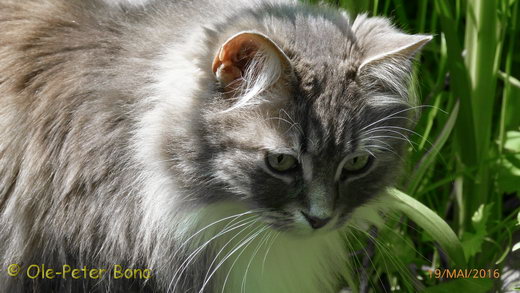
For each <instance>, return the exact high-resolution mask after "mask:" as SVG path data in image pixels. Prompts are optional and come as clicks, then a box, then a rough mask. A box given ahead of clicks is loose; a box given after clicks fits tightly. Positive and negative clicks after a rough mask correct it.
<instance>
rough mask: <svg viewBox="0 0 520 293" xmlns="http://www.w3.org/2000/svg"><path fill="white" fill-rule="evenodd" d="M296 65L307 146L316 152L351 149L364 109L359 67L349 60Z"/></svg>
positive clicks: (297, 98)
mask: <svg viewBox="0 0 520 293" xmlns="http://www.w3.org/2000/svg"><path fill="white" fill-rule="evenodd" d="M295 68H296V70H297V75H298V77H299V79H298V84H297V86H296V89H295V91H294V95H295V97H294V100H295V103H294V105H295V114H296V116H297V117H299V119H300V123H302V124H303V125H304V132H305V133H304V135H303V136H302V139H301V142H302V144H304V145H305V147H304V148H305V149H306V150H307V151H308V152H310V153H314V154H315V155H318V154H323V153H325V154H327V155H331V153H334V154H336V153H338V154H341V153H344V152H346V151H348V150H349V148H351V143H349V140H351V138H352V136H353V134H354V133H355V127H357V124H356V121H357V119H356V115H358V114H359V111H360V110H361V108H363V101H362V99H361V97H360V95H361V90H360V88H359V86H358V84H357V83H356V81H355V75H356V68H355V66H354V65H353V64H351V63H349V62H348V61H344V62H340V63H334V62H331V61H327V60H314V62H312V63H311V62H306V64H305V65H303V64H299V65H298V66H296V67H295Z"/></svg>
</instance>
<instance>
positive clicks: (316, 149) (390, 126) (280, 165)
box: [200, 15, 431, 233]
mask: <svg viewBox="0 0 520 293" xmlns="http://www.w3.org/2000/svg"><path fill="white" fill-rule="evenodd" d="M342 17H343V18H342ZM342 17H339V16H338V18H337V19H333V20H328V19H320V20H319V21H318V20H316V18H315V17H314V18H313V16H312V15H307V16H305V17H302V19H299V20H298V18H296V20H295V22H294V23H293V25H294V30H293V32H294V35H290V30H288V29H285V31H284V29H282V28H280V30H279V31H275V30H274V29H272V27H271V29H269V25H266V26H265V27H267V28H265V29H261V30H256V29H251V30H248V31H239V32H235V33H233V34H230V35H227V36H226V37H225V38H223V39H222V41H221V42H220V43H219V45H218V48H217V50H216V51H213V55H214V58H213V60H212V61H213V62H212V66H211V73H212V78H213V80H214V82H215V85H216V88H217V89H216V92H215V94H214V95H213V96H214V98H213V100H212V101H211V102H209V103H208V104H206V106H205V109H203V114H202V120H203V122H202V123H201V124H200V127H201V128H203V131H202V132H203V133H204V136H203V139H202V141H203V142H202V143H203V144H207V145H208V149H207V151H208V152H209V153H210V154H211V156H208V157H207V168H208V170H211V171H209V172H208V173H211V176H212V180H214V181H216V182H219V183H221V184H222V185H223V186H224V189H225V190H226V191H227V193H228V196H227V198H226V199H231V200H237V201H242V202H245V203H246V204H247V205H248V206H249V207H250V208H251V209H254V210H255V211H257V214H258V215H259V216H260V218H261V219H262V220H263V221H264V222H266V223H268V224H269V225H271V226H273V227H275V228H276V229H281V230H288V231H293V232H297V233H312V232H313V231H317V230H320V231H328V230H331V229H336V228H339V227H341V226H343V225H344V224H345V222H346V220H347V219H348V218H349V215H351V213H352V212H353V210H354V209H356V208H357V207H359V206H361V205H363V204H365V203H367V202H369V201H370V200H371V199H374V198H375V197H376V196H377V195H378V193H381V191H382V190H383V189H384V188H385V187H387V186H388V185H390V184H392V183H393V181H394V180H395V178H396V176H397V174H398V173H399V169H400V165H401V164H402V156H403V154H404V149H405V146H406V145H407V139H408V138H407V136H408V134H409V133H410V132H411V130H410V127H411V126H412V125H413V117H414V115H412V114H413V113H412V112H413V111H412V110H413V106H412V105H413V103H412V102H411V101H410V100H411V95H410V93H409V85H410V79H411V65H412V59H413V58H414V55H415V54H416V53H417V51H418V50H419V49H420V48H421V47H422V46H423V45H425V44H426V43H427V42H428V41H430V40H431V36H426V35H408V34H405V33H402V32H401V31H399V30H397V29H395V28H394V27H392V26H391V25H390V24H389V22H388V21H387V20H386V19H382V18H366V17H365V16H359V17H358V18H357V19H356V20H355V21H354V22H352V23H349V21H348V19H347V18H344V16H342ZM299 22H301V23H299ZM271 23H274V22H273V21H271ZM272 26H275V27H276V25H272Z"/></svg>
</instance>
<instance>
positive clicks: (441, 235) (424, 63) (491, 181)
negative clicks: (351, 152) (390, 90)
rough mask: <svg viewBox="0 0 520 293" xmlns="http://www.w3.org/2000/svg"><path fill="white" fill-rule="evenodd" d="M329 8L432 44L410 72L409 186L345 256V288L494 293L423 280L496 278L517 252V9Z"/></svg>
mask: <svg viewBox="0 0 520 293" xmlns="http://www.w3.org/2000/svg"><path fill="white" fill-rule="evenodd" d="M311 2H318V1H311ZM328 2H331V3H333V5H338V6H341V7H343V8H345V9H346V10H348V11H349V12H350V13H351V14H358V13H368V14H369V15H383V16H387V17H390V18H391V19H392V20H393V21H394V23H396V24H397V25H398V26H399V27H400V28H402V29H404V30H405V31H407V32H409V33H431V34H433V35H435V39H434V41H433V42H432V43H431V44H429V45H428V46H427V47H426V48H425V50H424V52H423V53H422V55H421V56H420V60H419V62H418V64H417V66H416V69H417V72H416V73H415V74H416V75H417V76H418V77H419V78H418V80H419V81H420V82H419V84H418V87H419V89H420V91H419V92H420V93H421V104H422V105H426V106H425V107H421V109H422V115H421V118H420V121H419V123H418V125H417V127H416V129H415V131H416V132H417V135H413V136H412V137H411V139H412V140H413V142H414V144H415V145H416V147H415V149H414V150H412V149H411V150H410V155H409V164H408V170H407V174H408V175H407V176H405V177H404V179H403V181H402V182H401V184H400V186H399V189H400V190H401V191H397V190H392V191H391V192H390V193H391V198H393V199H394V202H393V205H392V206H393V209H394V210H395V212H394V213H392V214H391V215H389V216H387V221H386V223H385V224H384V225H380V226H378V227H374V229H373V230H370V231H363V232H362V233H357V232H359V231H357V232H353V234H354V235H350V237H349V239H350V238H352V237H353V236H354V238H353V239H351V243H350V244H349V245H350V247H349V249H350V250H352V251H356V249H358V251H361V253H353V259H352V263H353V264H354V265H353V266H352V268H351V270H352V271H354V274H356V273H357V274H358V275H357V277H352V276H349V278H348V279H349V280H348V281H349V282H348V283H349V285H350V287H351V289H353V290H354V291H362V292H388V291H391V290H396V291H404V292H408V291H415V290H419V289H421V290H423V289H425V290H426V291H427V292H457V291H456V290H458V292H468V291H471V292H487V291H497V290H498V289H499V288H500V286H501V285H500V283H499V282H498V281H497V280H496V279H473V280H461V279H458V280H454V279H445V280H440V279H438V278H430V277H429V274H428V270H429V269H435V268H441V269H448V268H476V269H498V270H499V271H500V272H504V271H505V270H507V268H506V267H508V266H509V265H510V264H508V263H507V259H508V256H509V255H510V254H511V253H512V251H513V250H514V247H515V244H516V247H518V250H517V251H516V253H520V244H518V243H515V241H514V240H515V237H514V234H515V231H516V235H518V234H519V232H518V230H519V227H520V213H519V211H520V208H519V206H520V204H519V203H520V81H519V77H520V33H519V27H520V19H519V18H518V13H519V12H518V10H519V5H520V4H519V2H520V1H518V0H467V1H462V0H418V1H404V0H369V1H360V0H337V1H328ZM413 198H415V200H418V201H419V202H421V203H422V204H418V203H414V201H415V200H414V199H413ZM516 241H518V236H517V238H516ZM360 247H361V248H363V249H361V250H359V248H360ZM367 250H369V251H367ZM355 266H358V267H359V266H361V267H363V268H362V269H356V268H353V267H355ZM518 266H520V264H519V265H518ZM517 269H518V268H517ZM516 286H517V287H520V284H518V285H516Z"/></svg>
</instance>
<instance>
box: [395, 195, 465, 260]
mask: <svg viewBox="0 0 520 293" xmlns="http://www.w3.org/2000/svg"><path fill="white" fill-rule="evenodd" d="M388 194H389V196H390V197H391V198H390V199H389V202H391V207H392V209H393V210H397V211H399V212H402V213H404V214H405V215H406V216H408V217H409V218H410V219H412V220H413V221H414V222H415V223H416V224H417V225H419V226H420V227H421V228H423V229H424V230H425V231H426V232H427V233H428V234H429V235H430V236H431V237H432V238H433V239H435V241H437V242H438V244H439V245H440V247H441V248H442V250H443V252H444V253H445V254H446V255H447V257H448V258H449V259H450V261H451V262H452V265H453V266H455V267H465V265H466V261H465V259H464V251H463V249H462V245H461V243H460V240H459V238H458V237H457V235H455V233H454V232H453V230H452V229H451V228H450V226H449V225H448V224H447V223H446V222H445V221H444V220H443V219H442V218H441V217H440V216H439V215H437V214H436V213H435V212H434V211H432V210H431V209H429V208H428V207H426V206H425V205H423V204H422V203H421V202H419V201H417V200H416V199H414V198H412V197H411V196H409V195H407V194H405V193H403V192H401V191H399V190H397V189H395V188H392V189H389V190H388Z"/></svg>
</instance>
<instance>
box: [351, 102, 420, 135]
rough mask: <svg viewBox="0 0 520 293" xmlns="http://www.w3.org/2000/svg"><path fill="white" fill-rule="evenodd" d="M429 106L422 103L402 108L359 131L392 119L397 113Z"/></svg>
mask: <svg viewBox="0 0 520 293" xmlns="http://www.w3.org/2000/svg"><path fill="white" fill-rule="evenodd" d="M427 107H429V105H420V106H414V107H409V108H406V109H404V110H400V111H397V112H394V113H392V114H390V115H388V116H385V117H383V118H381V119H379V120H377V121H374V122H372V123H370V124H368V125H366V126H364V127H363V128H361V129H360V130H359V131H363V130H365V129H367V128H369V127H371V126H373V125H375V124H377V123H380V122H382V121H386V120H388V119H392V118H394V116H395V115H397V114H400V113H403V112H406V111H411V110H415V109H420V108H427ZM395 118H398V117H395ZM399 118H401V119H407V120H409V121H412V120H411V119H410V118H407V117H402V116H399ZM412 122H413V121H412Z"/></svg>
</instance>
